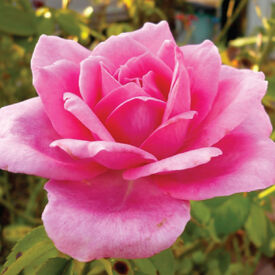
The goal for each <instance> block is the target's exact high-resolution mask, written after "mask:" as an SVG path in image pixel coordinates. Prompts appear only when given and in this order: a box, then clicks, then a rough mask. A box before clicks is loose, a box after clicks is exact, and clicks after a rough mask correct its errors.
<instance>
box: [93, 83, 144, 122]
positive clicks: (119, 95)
mask: <svg viewBox="0 0 275 275" xmlns="http://www.w3.org/2000/svg"><path fill="white" fill-rule="evenodd" d="M137 96H148V94H147V93H146V92H145V91H144V90H143V89H141V88H140V87H139V86H137V85H136V84H135V83H133V82H130V83H128V84H126V85H124V86H121V87H120V88H117V89H115V90H113V91H112V92H111V93H109V94H108V95H106V96H105V97H104V98H102V99H101V100H100V101H99V102H98V103H97V105H96V106H95V108H94V111H95V113H96V114H97V116H98V117H99V118H100V119H101V120H102V121H105V120H106V118H107V117H108V115H110V113H111V112H112V111H113V110H114V109H115V108H116V107H117V106H118V105H120V104H121V103H123V102H124V101H126V100H128V99H131V98H133V97H137Z"/></svg>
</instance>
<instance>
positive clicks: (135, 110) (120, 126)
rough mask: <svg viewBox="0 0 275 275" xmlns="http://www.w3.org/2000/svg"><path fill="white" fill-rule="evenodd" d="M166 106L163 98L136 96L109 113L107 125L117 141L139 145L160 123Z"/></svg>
mask: <svg viewBox="0 0 275 275" xmlns="http://www.w3.org/2000/svg"><path fill="white" fill-rule="evenodd" d="M164 108H165V103H164V102H163V101H161V100H158V99H154V98H151V97H145V96H143V97H142V96H140V97H134V98H132V99H129V100H126V101H125V102H124V103H122V104H121V105H119V106H118V107H117V108H116V109H115V110H114V111H113V112H112V113H111V114H110V115H109V117H108V118H107V120H106V127H107V128H108V130H109V131H110V133H111V134H112V136H113V137H114V138H115V140H116V141H118V142H122V143H128V144H132V145H135V146H139V145H140V144H141V143H142V142H143V141H144V140H145V139H146V138H147V137H148V136H149V135H150V134H151V133H152V132H153V131H154V129H156V128H157V127H158V126H159V125H160V123H161V119H162V115H163V111H164Z"/></svg>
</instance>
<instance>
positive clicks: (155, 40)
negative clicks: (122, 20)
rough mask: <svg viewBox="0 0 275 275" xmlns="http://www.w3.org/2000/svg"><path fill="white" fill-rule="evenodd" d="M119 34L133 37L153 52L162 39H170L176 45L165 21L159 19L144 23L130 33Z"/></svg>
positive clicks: (157, 48)
mask: <svg viewBox="0 0 275 275" xmlns="http://www.w3.org/2000/svg"><path fill="white" fill-rule="evenodd" d="M120 36H127V37H131V38H133V39H135V40H136V41H138V42H139V43H141V44H142V45H144V47H145V48H147V49H149V51H150V52H151V53H153V54H156V53H157V52H158V50H159V49H160V47H161V46H162V43H163V41H164V40H170V41H172V42H174V44H175V45H176V42H175V40H174V38H173V35H172V33H171V31H170V28H169V25H168V23H167V22H166V21H161V22H160V23H158V24H152V23H145V24H144V26H143V27H142V28H141V29H139V30H137V31H134V32H130V33H123V34H121V35H120Z"/></svg>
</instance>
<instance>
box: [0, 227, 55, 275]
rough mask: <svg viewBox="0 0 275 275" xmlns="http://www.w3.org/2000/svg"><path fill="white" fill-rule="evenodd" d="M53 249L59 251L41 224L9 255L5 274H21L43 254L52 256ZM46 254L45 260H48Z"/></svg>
mask: <svg viewBox="0 0 275 275" xmlns="http://www.w3.org/2000/svg"><path fill="white" fill-rule="evenodd" d="M53 251H56V253H58V251H57V250H56V248H55V247H54V245H53V243H52V241H51V240H50V239H49V238H48V236H47V234H46V232H45V230H44V228H43V226H39V227H37V228H36V229H34V230H32V231H31V232H30V233H29V234H27V235H26V237H25V238H23V239H22V240H21V241H19V242H18V243H17V244H16V245H15V246H14V248H13V249H12V252H11V253H10V254H9V256H8V257H7V261H6V263H5V265H4V267H3V271H4V273H5V275H16V274H19V273H20V272H21V271H22V270H23V269H24V268H26V267H29V266H30V265H32V264H33V263H35V262H36V261H37V260H38V259H39V258H40V257H41V256H45V255H48V257H51V256H52V255H53V253H52V252H53ZM48 257H46V256H45V258H44V260H47V258H48Z"/></svg>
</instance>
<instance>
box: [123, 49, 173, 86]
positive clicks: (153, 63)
mask: <svg viewBox="0 0 275 275" xmlns="http://www.w3.org/2000/svg"><path fill="white" fill-rule="evenodd" d="M149 71H153V72H155V73H156V75H157V76H158V79H159V81H161V83H162V85H163V86H164V87H165V88H164V89H165V90H168V91H169V87H170V83H171V80H172V71H171V69H170V68H169V67H168V66H167V65H166V64H165V63H164V62H163V61H161V60H160V59H157V58H156V57H155V56H153V55H152V54H151V53H149V52H146V53H144V54H143V55H140V56H137V57H133V58H131V59H129V60H128V61H127V62H126V63H125V64H124V65H122V66H121V67H120V69H119V73H118V80H119V82H120V83H122V84H126V83H127V82H128V81H129V80H131V79H134V78H140V79H141V78H142V77H143V76H144V75H145V74H147V73H148V72H149Z"/></svg>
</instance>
